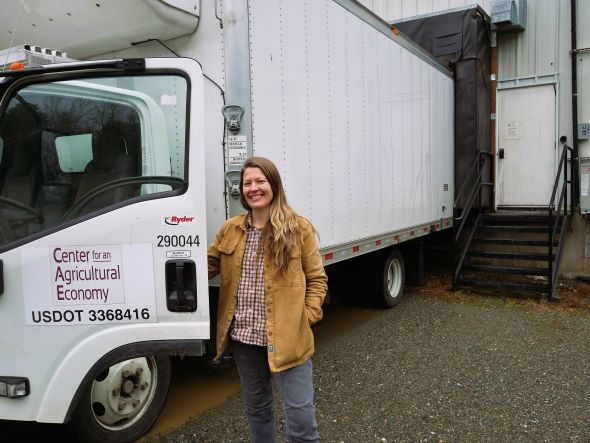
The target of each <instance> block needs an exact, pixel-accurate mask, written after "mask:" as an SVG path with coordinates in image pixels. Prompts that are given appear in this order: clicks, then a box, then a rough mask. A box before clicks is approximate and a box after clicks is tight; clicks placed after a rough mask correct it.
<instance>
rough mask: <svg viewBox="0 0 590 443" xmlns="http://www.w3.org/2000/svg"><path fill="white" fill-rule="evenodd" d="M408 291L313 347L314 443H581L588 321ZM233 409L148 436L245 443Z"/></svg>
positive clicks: (586, 410)
mask: <svg viewBox="0 0 590 443" xmlns="http://www.w3.org/2000/svg"><path fill="white" fill-rule="evenodd" d="M414 292H415V294H413V295H407V296H406V298H405V299H404V300H403V301H402V303H401V304H400V305H399V306H398V307H396V308H394V309H391V310H387V311H383V313H382V314H380V315H378V316H376V317H375V318H374V319H373V320H371V321H369V322H366V323H363V324H361V325H360V326H358V327H357V328H355V329H352V330H349V331H347V332H344V333H342V334H341V335H339V336H337V337H328V338H327V339H326V340H321V341H320V342H319V343H318V346H317V350H316V354H315V356H314V376H315V387H316V404H317V414H318V420H319V424H320V433H321V436H322V441H325V442H347V443H348V442H384V441H387V442H590V383H589V377H590V318H588V316H572V315H569V314H566V313H563V312H558V311H555V312H553V311H542V310H541V311H540V310H536V309H529V307H527V306H521V305H515V304H511V303H506V302H505V301H502V300H497V299H490V298H482V297H469V298H466V299H464V300H461V301H457V300H455V301H452V300H451V301H449V300H444V299H439V298H432V297H429V296H426V295H424V294H420V293H419V291H414ZM277 404H279V403H278V401H277ZM242 408H243V403H242V400H241V396H240V395H235V396H233V397H231V398H230V399H229V400H228V401H227V402H226V403H225V404H224V405H223V406H222V407H220V408H218V409H214V410H210V411H208V412H206V413H205V414H203V415H201V416H199V417H197V418H195V419H193V420H191V421H189V422H188V423H186V425H185V426H183V427H181V428H178V429H177V430H175V431H174V432H172V433H169V434H167V435H164V436H161V437H159V438H158V440H154V439H152V440H150V441H152V442H155V441H160V442H203V443H205V442H215V443H219V442H243V441H248V437H247V435H248V430H247V429H248V428H247V422H246V420H245V418H244V415H243V412H242ZM277 416H278V417H280V416H281V414H280V411H278V412H277ZM279 427H280V428H281V432H282V426H281V424H280V423H279ZM282 438H284V437H282ZM282 441H286V440H284V439H283V440H282Z"/></svg>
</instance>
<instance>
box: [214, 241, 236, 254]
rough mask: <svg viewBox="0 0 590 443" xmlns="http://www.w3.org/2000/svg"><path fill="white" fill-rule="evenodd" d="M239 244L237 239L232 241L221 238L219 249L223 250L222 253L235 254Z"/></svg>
mask: <svg viewBox="0 0 590 443" xmlns="http://www.w3.org/2000/svg"><path fill="white" fill-rule="evenodd" d="M237 244H238V242H237V241H236V242H232V241H229V240H221V242H219V245H218V246H217V249H219V252H221V253H222V254H233V253H234V251H235V250H236V246H237Z"/></svg>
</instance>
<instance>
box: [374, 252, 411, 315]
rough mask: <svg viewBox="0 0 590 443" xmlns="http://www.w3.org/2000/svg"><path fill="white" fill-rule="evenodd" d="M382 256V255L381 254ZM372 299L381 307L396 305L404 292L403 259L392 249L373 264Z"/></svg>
mask: <svg viewBox="0 0 590 443" xmlns="http://www.w3.org/2000/svg"><path fill="white" fill-rule="evenodd" d="M382 257H383V256H382ZM374 269H375V285H374V291H375V292H374V300H375V304H376V305H377V306H379V307H382V308H392V307H394V306H395V305H397V304H398V303H399V302H400V301H401V299H402V296H403V294H404V273H405V269H404V259H403V257H402V255H401V253H400V252H399V251H398V250H397V249H394V250H392V251H391V252H390V253H389V254H387V255H386V256H385V260H382V261H380V262H378V264H377V266H375V268H374Z"/></svg>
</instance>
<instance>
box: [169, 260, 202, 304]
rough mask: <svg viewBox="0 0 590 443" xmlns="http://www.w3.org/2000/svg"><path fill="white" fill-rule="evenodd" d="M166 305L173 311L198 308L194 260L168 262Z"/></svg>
mask: <svg viewBox="0 0 590 443" xmlns="http://www.w3.org/2000/svg"><path fill="white" fill-rule="evenodd" d="M165 268H166V271H165V274H166V306H167V307H168V310H169V311H171V312H193V311H195V310H196V309H197V271H196V266H195V262H194V261H192V260H170V261H167V262H166V266H165Z"/></svg>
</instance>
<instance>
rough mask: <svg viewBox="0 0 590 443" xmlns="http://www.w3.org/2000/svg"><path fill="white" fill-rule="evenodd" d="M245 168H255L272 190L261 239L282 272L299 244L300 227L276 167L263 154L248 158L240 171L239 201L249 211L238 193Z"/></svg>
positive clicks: (244, 200)
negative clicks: (268, 214) (267, 216)
mask: <svg viewBox="0 0 590 443" xmlns="http://www.w3.org/2000/svg"><path fill="white" fill-rule="evenodd" d="M246 168H259V169H260V170H261V171H262V173H263V174H264V176H265V177H266V179H267V180H268V183H269V185H270V188H271V189H272V194H273V198H272V201H271V202H270V208H269V209H270V227H269V226H268V224H267V226H266V228H265V229H266V231H267V232H266V235H265V239H266V240H265V241H266V242H267V245H268V247H269V251H270V253H271V256H272V259H273V260H274V262H275V264H276V265H277V267H278V268H279V269H280V270H281V272H282V273H285V272H287V268H288V266H289V259H290V258H291V254H292V253H293V249H294V247H295V246H296V245H299V246H301V245H302V244H303V226H301V223H300V222H299V219H298V217H297V214H295V211H293V209H291V207H290V206H289V204H288V203H287V196H286V195H285V190H284V189H283V182H282V180H281V175H280V174H279V171H278V169H277V167H276V166H275V165H274V163H273V162H272V161H270V160H269V159H267V158H265V157H250V158H249V159H247V160H246V162H245V163H244V166H242V170H241V171H240V202H241V203H242V206H243V207H244V208H245V209H247V210H248V211H251V210H252V208H250V206H249V205H248V203H247V202H246V198H245V197H244V194H243V192H242V190H243V188H244V171H245V170H246Z"/></svg>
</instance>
